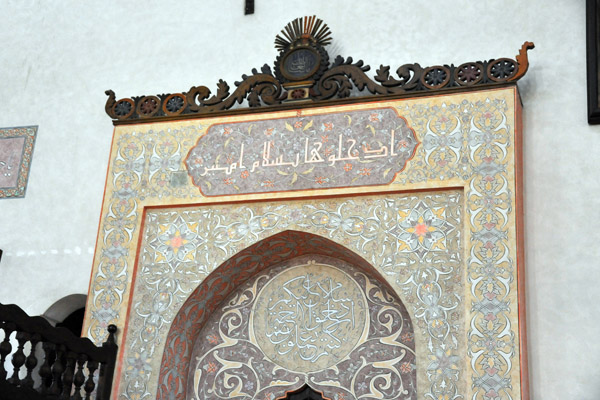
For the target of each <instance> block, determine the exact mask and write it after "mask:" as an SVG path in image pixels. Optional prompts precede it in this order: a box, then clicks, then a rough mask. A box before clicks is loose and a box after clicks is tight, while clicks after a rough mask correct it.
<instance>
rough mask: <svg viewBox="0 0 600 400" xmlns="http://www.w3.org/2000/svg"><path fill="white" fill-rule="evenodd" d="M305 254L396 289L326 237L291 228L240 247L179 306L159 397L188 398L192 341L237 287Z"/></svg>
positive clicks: (167, 346)
mask: <svg viewBox="0 0 600 400" xmlns="http://www.w3.org/2000/svg"><path fill="white" fill-rule="evenodd" d="M305 255H311V256H312V255H316V256H325V257H330V258H335V259H338V260H341V261H343V262H346V263H348V264H350V265H352V266H353V267H355V268H356V269H358V270H360V271H362V272H364V273H365V274H366V275H368V276H370V277H372V278H374V279H375V280H376V281H378V282H379V283H380V284H381V285H383V286H384V287H385V288H386V290H387V291H389V292H390V293H395V291H394V290H393V289H392V288H391V286H390V285H389V284H388V283H387V281H386V280H385V279H384V278H383V276H381V274H380V273H379V272H378V271H377V270H376V269H375V268H374V267H373V266H372V265H371V264H370V263H368V262H367V261H366V260H365V259H363V258H362V257H360V256H359V255H358V254H356V253H354V252H353V251H352V250H349V249H348V248H346V247H344V246H342V245H340V244H338V243H335V242H333V241H331V240H330V239H327V238H324V237H321V236H318V235H314V234H311V233H307V232H300V231H292V230H288V231H284V232H281V233H278V234H276V235H273V236H270V237H268V238H265V239H263V240H261V241H259V242H257V243H255V244H253V245H251V246H249V247H247V248H246V249H244V250H241V251H240V252H238V253H237V254H235V255H234V256H232V257H231V258H229V259H228V260H227V261H225V262H224V263H222V264H221V265H220V266H219V267H217V268H216V269H215V270H214V271H212V272H211V273H210V274H209V275H208V276H207V277H206V278H205V279H204V280H203V281H202V282H201V283H200V285H199V286H198V287H197V288H196V289H195V290H194V291H193V292H192V293H191V295H190V296H189V297H188V299H187V300H186V301H185V303H184V304H183V305H182V307H181V308H180V310H179V312H178V313H177V315H176V316H175V318H174V320H173V323H172V325H171V328H170V330H169V333H168V335H167V338H166V342H165V348H164V352H163V357H162V361H161V367H160V375H159V381H158V391H157V399H177V400H183V399H186V398H187V397H186V391H187V390H188V387H189V385H188V380H189V379H190V378H189V371H188V368H189V365H190V363H191V356H192V351H193V348H194V343H195V342H196V340H197V338H198V336H199V334H200V332H201V330H202V328H203V326H204V325H205V323H206V321H207V319H208V318H209V317H210V316H211V315H212V314H213V312H215V311H216V310H217V307H218V306H219V305H220V304H221V303H222V302H223V301H224V300H225V299H227V298H228V297H229V296H230V295H231V294H232V293H233V292H234V291H235V290H236V288H238V287H239V286H240V285H242V284H243V283H244V282H246V281H247V280H248V279H250V278H252V277H254V276H256V275H257V274H259V273H260V272H262V271H264V270H266V269H268V268H270V267H271V266H274V265H280V264H282V263H284V262H285V261H287V260H292V259H295V258H298V257H301V256H305ZM402 307H404V306H403V305H402ZM411 329H412V328H411ZM413 350H414V349H413Z"/></svg>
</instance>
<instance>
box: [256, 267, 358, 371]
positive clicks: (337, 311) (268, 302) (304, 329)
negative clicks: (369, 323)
mask: <svg viewBox="0 0 600 400" xmlns="http://www.w3.org/2000/svg"><path fill="white" fill-rule="evenodd" d="M365 305H366V299H365V298H364V296H363V294H362V292H361V290H360V287H359V286H358V284H357V283H356V281H355V280H354V279H352V278H351V277H349V276H348V275H347V274H346V273H344V272H343V271H341V270H339V269H337V268H334V267H331V266H328V265H325V264H316V263H314V262H313V263H312V264H309V265H302V266H297V267H294V268H289V269H286V270H285V271H283V272H282V273H280V274H279V275H277V276H276V277H275V278H273V279H272V280H271V281H270V282H269V283H268V284H267V285H266V286H265V287H264V288H263V290H262V291H261V292H260V293H259V295H258V298H257V299H256V303H255V305H254V309H253V324H251V325H250V327H251V329H252V331H251V334H254V336H255V338H256V342H257V344H258V346H259V347H260V349H261V350H262V351H263V352H264V353H265V355H266V356H267V357H269V358H270V359H271V360H272V361H273V362H275V363H276V364H278V365H280V366H282V367H284V368H287V369H289V370H292V371H300V372H312V371H317V370H319V369H323V368H326V367H330V366H332V365H334V364H336V363H337V362H338V361H340V360H341V359H342V358H343V357H345V356H346V355H347V354H348V353H349V352H350V350H352V348H353V347H354V346H355V345H356V343H357V342H358V340H359V339H360V338H361V336H362V334H363V330H364V327H365V319H366V317H367V313H366V311H365V309H366V306H365Z"/></svg>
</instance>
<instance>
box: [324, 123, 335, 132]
mask: <svg viewBox="0 0 600 400" xmlns="http://www.w3.org/2000/svg"><path fill="white" fill-rule="evenodd" d="M323 126H324V127H325V132H327V131H330V130H332V129H333V124H327V123H323Z"/></svg>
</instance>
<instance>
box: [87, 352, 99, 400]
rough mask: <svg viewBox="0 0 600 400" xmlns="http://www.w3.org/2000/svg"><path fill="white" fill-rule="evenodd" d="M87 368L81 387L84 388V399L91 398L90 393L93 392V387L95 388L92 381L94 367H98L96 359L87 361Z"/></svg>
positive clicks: (89, 399)
mask: <svg viewBox="0 0 600 400" xmlns="http://www.w3.org/2000/svg"><path fill="white" fill-rule="evenodd" d="M87 369H88V378H87V380H86V381H85V386H84V387H83V389H84V390H85V400H91V398H92V393H94V389H96V382H94V373H95V372H96V369H98V363H97V362H96V361H88V363H87Z"/></svg>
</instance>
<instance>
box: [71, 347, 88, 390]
mask: <svg viewBox="0 0 600 400" xmlns="http://www.w3.org/2000/svg"><path fill="white" fill-rule="evenodd" d="M87 359H88V357H87V356H86V355H85V354H80V355H79V357H78V358H77V372H76V373H75V379H74V381H73V384H74V385H75V393H74V394H73V399H75V400H82V399H83V397H81V389H82V386H83V384H84V383H85V375H84V374H83V368H84V364H85V363H86V361H87Z"/></svg>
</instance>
